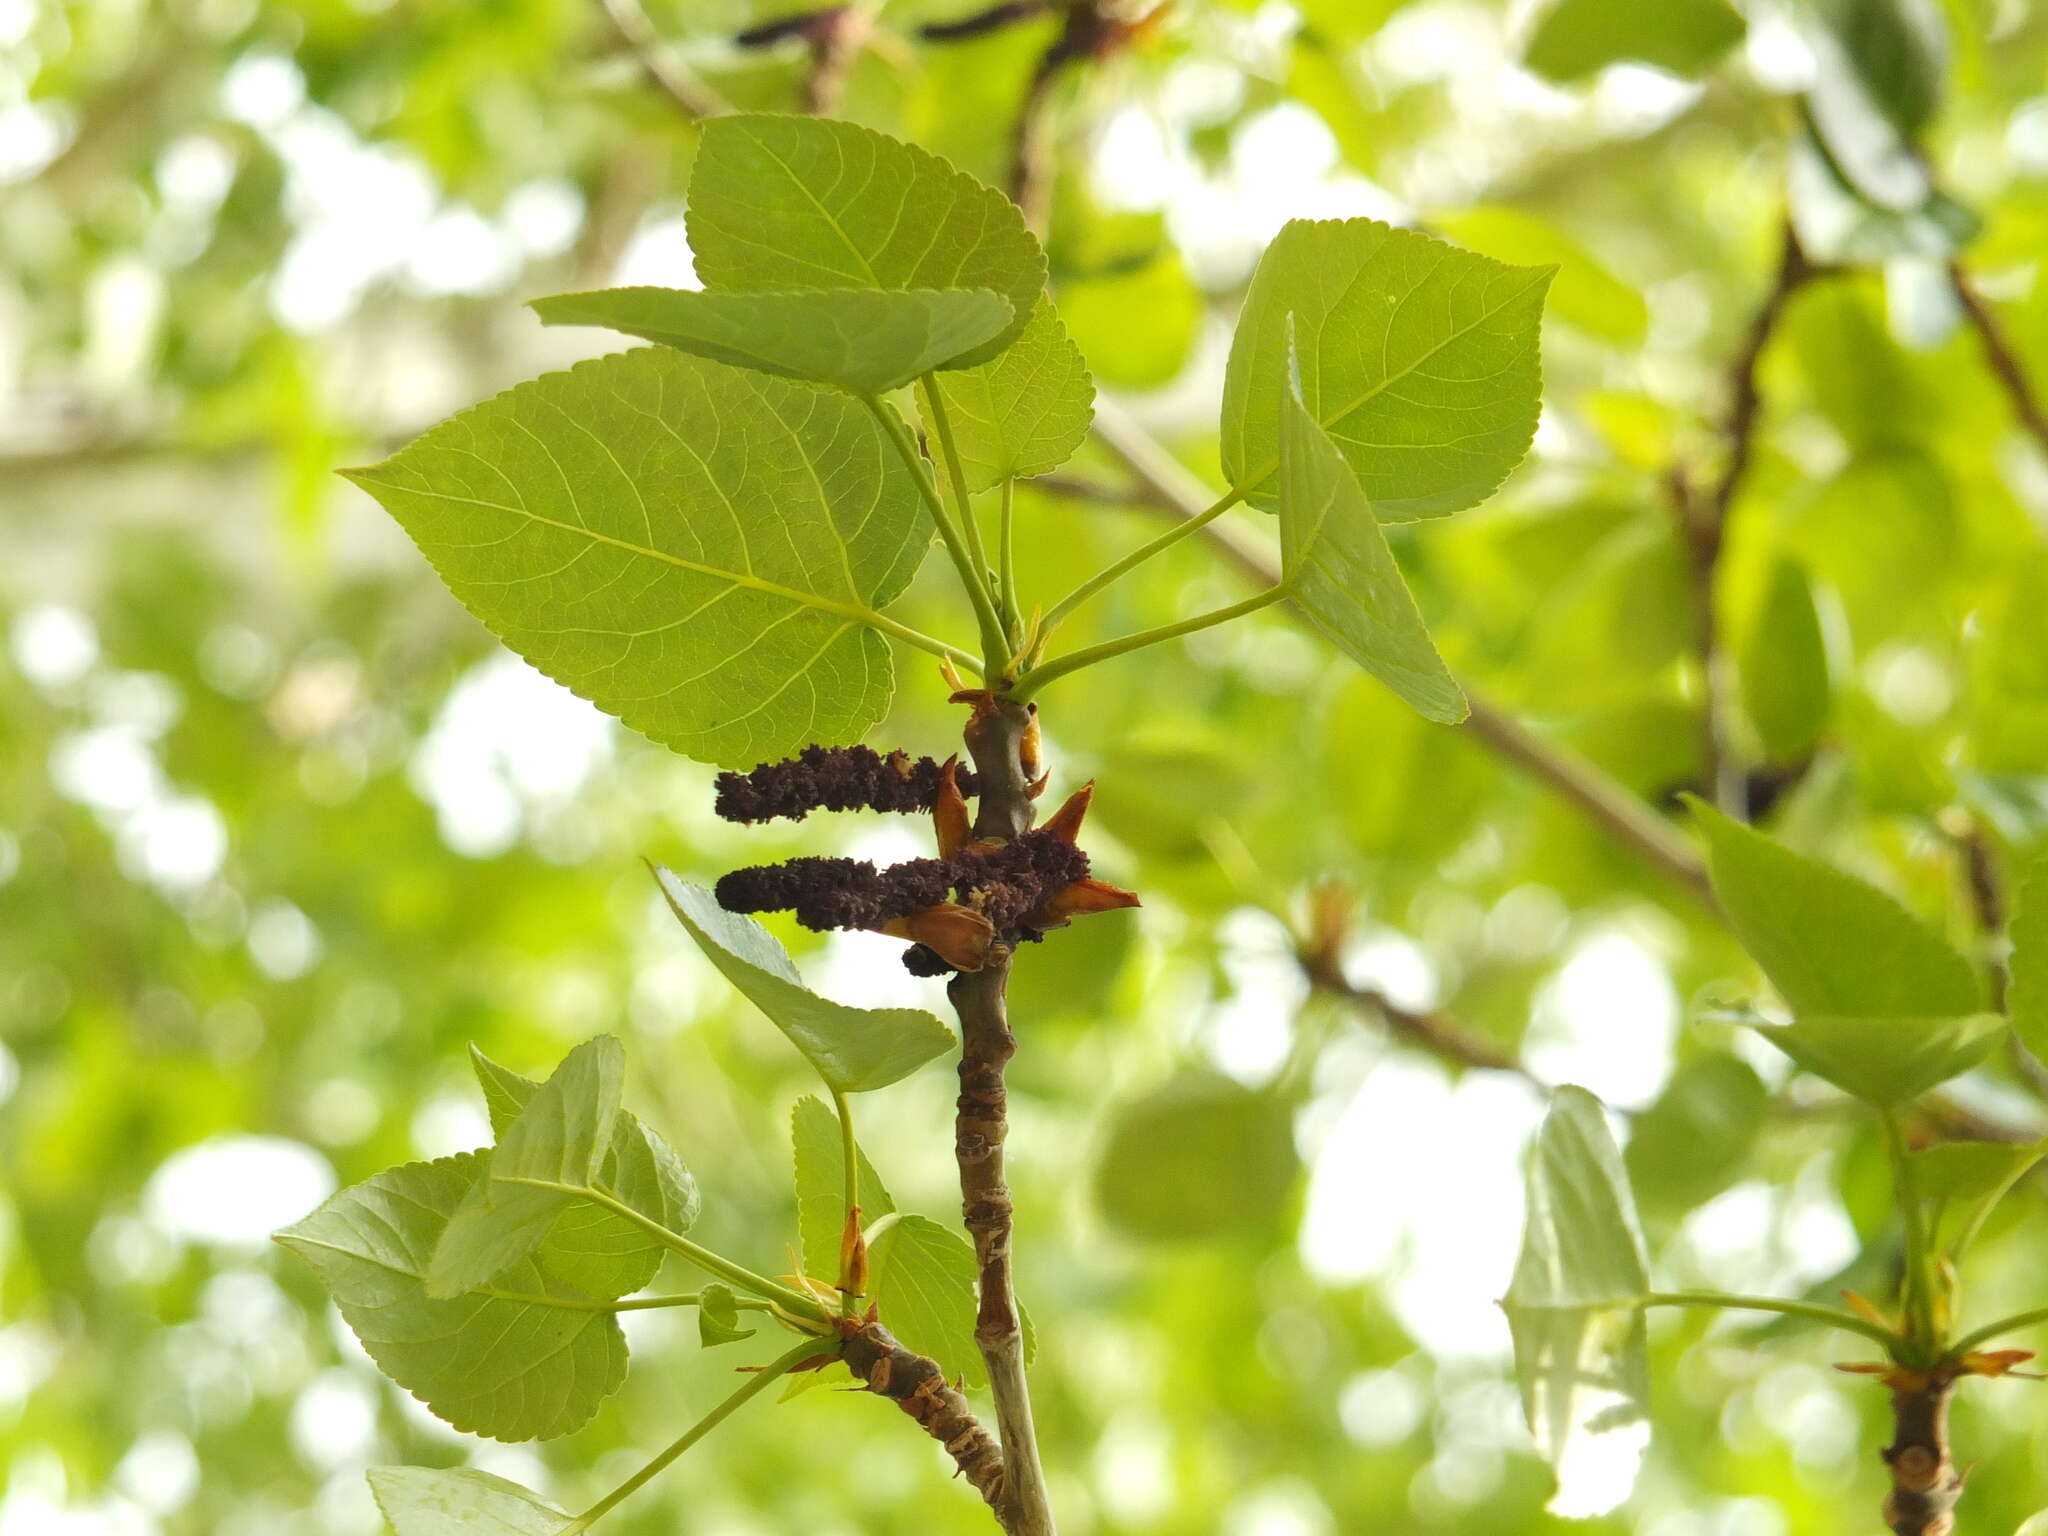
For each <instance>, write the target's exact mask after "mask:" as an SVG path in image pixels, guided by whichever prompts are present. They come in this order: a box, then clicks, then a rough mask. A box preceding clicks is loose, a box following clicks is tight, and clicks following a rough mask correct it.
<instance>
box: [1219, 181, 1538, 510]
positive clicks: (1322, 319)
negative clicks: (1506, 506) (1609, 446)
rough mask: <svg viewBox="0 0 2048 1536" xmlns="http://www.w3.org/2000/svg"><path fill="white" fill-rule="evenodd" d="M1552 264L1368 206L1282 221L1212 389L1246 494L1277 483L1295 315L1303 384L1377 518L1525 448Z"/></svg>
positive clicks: (1484, 473) (1465, 495)
mask: <svg viewBox="0 0 2048 1536" xmlns="http://www.w3.org/2000/svg"><path fill="white" fill-rule="evenodd" d="M1552 271H1553V269H1551V268H1548V267H1542V268H1531V267H1510V266H1505V265H1503V264H1502V263H1500V262H1497V261H1489V260H1488V259H1487V258H1485V257H1484V256H1475V255H1473V254H1472V253H1471V252H1469V251H1461V250H1459V249H1458V248H1457V247H1455V246H1450V245H1445V244H1444V243H1443V242H1442V241H1439V240H1432V239H1430V238H1428V237H1427V236H1426V235H1418V234H1416V233H1415V232H1414V231H1412V230H1405V229H1392V228H1390V227H1388V226H1387V225H1385V224H1379V223H1375V222H1374V221H1372V220H1370V219H1345V220H1338V221H1329V222H1321V223H1312V222H1308V221H1305V220H1300V219H1297V220H1294V221H1293V222H1292V223H1290V224H1288V225H1287V226H1286V227H1285V228H1284V229H1282V230H1281V231H1280V233H1279V235H1278V236H1277V237H1276V238H1275V239H1274V241H1273V243H1272V244H1271V245H1270V246H1268V247H1267V248H1266V254H1265V255H1264V256H1263V257H1262V258H1260V261H1259V269H1258V272H1257V273H1256V274H1255V275H1254V276H1253V278H1252V285H1251V291H1250V293H1249V294H1248V295H1247V297H1246V299H1245V305H1244V311H1243V314H1242V315H1241V316H1240V317H1239V319H1238V324H1237V336H1236V339H1235V341H1233V343H1232V344H1231V349H1230V365H1229V369H1228V371H1227V373H1226V375H1225V379H1224V389H1223V470H1224V473H1225V474H1226V475H1227V476H1229V479H1230V483H1231V484H1232V485H1233V486H1237V487H1241V488H1242V489H1243V490H1244V491H1245V492H1246V495H1247V499H1248V500H1249V501H1250V502H1251V504H1252V505H1254V506H1257V507H1262V508H1265V509H1266V510H1268V511H1271V510H1273V509H1274V508H1275V507H1276V505H1277V504H1278V501H1279V495H1280V489H1279V485H1278V483H1277V481H1276V479H1275V474H1276V471H1277V470H1278V468H1279V462H1280V445H1279V431H1280V420H1281V413H1280V406H1281V402H1282V400H1283V399H1284V397H1285V395H1286V393H1287V376H1288V373H1287V371H1288V317H1289V316H1290V315H1291V316H1293V317H1294V323H1295V344H1296V347H1297V350H1298V355H1299V358H1300V368H1301V388H1302V397H1303V399H1305V400H1306V401H1307V402H1308V407H1309V411H1310V414H1311V415H1312V416H1313V417H1314V418H1315V421H1316V423H1317V424H1318V425H1319V426H1321V427H1323V428H1324V429H1325V430H1326V431H1327V432H1329V434H1330V436H1331V437H1333V438H1334V439H1336V442H1337V446H1338V447H1339V448H1340V449H1342V450H1343V453H1344V457H1345V458H1346V459H1347V460H1348V461H1349V462H1350V464H1351V467H1352V469H1353V470H1355V471H1356V472H1357V474H1358V480H1359V484H1360V485H1361V486H1363V487H1364V489H1365V494H1366V496H1367V498H1368V499H1369V500H1370V501H1371V503H1372V505H1373V509H1374V511H1375V512H1376V513H1377V514H1378V515H1379V519H1380V521H1381V522H1382V523H1399V522H1411V521H1413V520H1414V519H1416V518H1422V517H1442V516H1444V515H1446V514H1447V513H1451V512H1457V511H1460V510H1462V509H1463V508H1466V507H1469V506H1472V505H1474V504H1475V503H1477V502H1479V501H1482V500H1484V499H1485V498H1486V497H1487V496H1488V495H1490V494H1491V493H1492V492H1493V490H1494V488H1495V487H1497V486H1498V485H1499V484H1500V483H1501V481H1502V480H1504V479H1506V478H1507V474H1508V471H1509V470H1511V469H1513V468H1514V467H1515V465H1516V464H1517V463H1519V462H1520V461H1521V458H1522V455H1523V454H1524V453H1525V452H1527V451H1528V447H1529V441H1530V438H1531V437H1532V436H1533V435H1534V434H1535V431H1536V413H1537V406H1538V403H1539V401H1540V398H1541V395H1542V385H1541V367H1540V362H1539V358H1538V355H1537V339H1538V332H1539V330H1540V327H1541V323H1542V314H1543V295H1544V291H1545V290H1546V289H1547V288H1548V287H1549V285H1550V278H1551V274H1552Z"/></svg>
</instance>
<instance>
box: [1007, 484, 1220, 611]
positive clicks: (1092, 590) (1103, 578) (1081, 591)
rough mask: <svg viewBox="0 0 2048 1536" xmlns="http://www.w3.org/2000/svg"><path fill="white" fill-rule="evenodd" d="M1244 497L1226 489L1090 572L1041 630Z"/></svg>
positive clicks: (1214, 519)
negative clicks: (1163, 529)
mask: <svg viewBox="0 0 2048 1536" xmlns="http://www.w3.org/2000/svg"><path fill="white" fill-rule="evenodd" d="M1243 499H1244V492H1243V491H1241V490H1238V489H1236V488H1234V487H1233V488H1232V489H1230V490H1228V491H1225V492H1224V493H1223V494H1222V495H1221V496H1219V497H1217V498H1216V500H1214V501H1212V502H1211V503H1209V505H1208V506H1207V507H1205V508H1203V509H1202V510H1201V511H1200V512H1197V513H1196V514H1195V515H1194V516H1193V517H1190V518H1189V519H1188V520H1187V521H1186V522H1183V523H1176V524H1175V525H1174V526H1173V527H1171V528H1169V529H1167V530H1166V532H1164V533H1162V534H1160V535H1159V536H1158V537H1156V538H1153V539H1148V540H1147V541H1146V542H1145V543H1143V544H1140V545H1139V546H1138V547H1137V548H1136V549H1134V550H1132V551H1131V552H1130V553H1129V554H1128V555H1125V556H1124V557H1123V558H1122V559H1121V560H1118V561H1115V562H1114V563H1112V564H1110V565H1107V566H1105V567H1103V569H1101V570H1099V571H1097V572H1096V573H1095V574H1094V575H1093V576H1090V577H1089V578H1088V579H1087V580H1086V581H1084V582H1082V583H1081V585H1079V586H1078V587H1076V588H1074V590H1073V591H1071V592H1069V593H1068V594H1067V595H1066V596H1065V597H1063V598H1061V599H1060V600H1059V601H1058V602H1056V603H1054V604H1053V605H1052V608H1051V610H1050V611H1049V612H1048V613H1047V614H1046V616H1045V624H1044V628H1043V631H1042V632H1043V633H1046V634H1050V633H1052V628H1053V626H1054V625H1055V624H1057V623H1059V622H1060V620H1062V619H1064V618H1065V617H1066V616H1067V615H1068V614H1070V613H1072V612H1073V611H1074V610H1075V609H1076V608H1078V607H1080V606H1081V605H1082V604H1083V603H1085V602H1087V601H1088V599H1089V598H1091V597H1093V596H1094V595H1095V594H1096V593H1098V592H1100V591H1101V590H1102V589H1103V588H1104V587H1106V586H1108V585H1109V584H1110V583H1111V582H1113V581H1116V580H1119V579H1120V578H1121V577H1123V576H1124V575H1125V574H1126V573H1127V572H1130V571H1134V570H1136V569H1137V568H1138V567H1139V566H1141V565H1143V564H1144V563H1145V562H1146V561H1147V560H1150V559H1151V558H1152V557H1153V556H1154V555H1157V554H1160V553H1163V552H1164V551H1166V550H1169V549H1171V548H1173V546H1174V545H1176V544H1178V543H1179V542H1180V541H1181V540H1182V539H1185V538H1187V537H1188V536H1189V535H1191V534H1196V533H1200V532H1201V531H1202V530H1203V529H1204V528H1206V527H1208V526H1209V524H1211V523H1213V522H1215V521H1216V519H1217V518H1219V517H1221V516H1222V515H1223V514H1224V513H1226V512H1228V511H1229V510H1230V509H1231V508H1232V507H1234V506H1236V505H1237V504H1238V503H1239V502H1240V501H1242V500H1243Z"/></svg>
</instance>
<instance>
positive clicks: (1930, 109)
mask: <svg viewBox="0 0 2048 1536" xmlns="http://www.w3.org/2000/svg"><path fill="white" fill-rule="evenodd" d="M1804 15H1805V16H1806V17H1808V18H1809V19H1810V20H1811V22H1812V23H1813V25H1811V26H1809V27H1808V29H1807V32H1808V36H1809V38H1810V39H1811V40H1812V41H1813V43H1814V51H1815V53H1816V54H1817V55H1818V64H1819V78H1818V79H1817V81H1816V83H1815V90H1814V94H1815V97H1816V98H1817V100H1816V106H1817V107H1818V106H1819V104H1820V101H1822V100H1826V99H1827V98H1828V97H1829V96H1830V95H1831V94H1832V93H1834V92H1837V91H1850V90H1853V91H1854V93H1855V94H1856V95H1857V96H1859V97H1860V98H1861V101H1860V103H1859V106H1861V107H1862V108H1863V109H1865V110H1870V111H1874V112H1876V113H1877V114H1878V115H1879V116H1880V117H1882V118H1883V119H1884V121H1885V122H1886V123H1887V124H1888V125H1889V126H1890V127H1891V129H1892V131H1893V132H1895V133H1897V134H1898V135H1899V136H1900V137H1901V138H1902V139H1906V140H1911V139H1913V138H1914V137H1915V136H1916V135H1918V134H1919V132H1920V131H1921V130H1922V129H1923V128H1925V127H1926V126H1927V125H1928V124H1929V123H1930V122H1932V121H1933V120H1934V115H1935V113H1936V112H1937V111H1939V110H1940V107H1941V95H1942V88H1943V84H1944V80H1945V77H1946V75H1947V73H1948V56H1949V41H1948V31H1947V27H1946V25H1945V24H1944V22H1943V19H1942V13H1941V7H1940V6H1939V5H1938V4H1933V3H1930V0H1812V3H1811V4H1810V5H1809V6H1807V7H1806V9H1805V11H1804ZM1830 105H1832V103H1831V104H1830Z"/></svg>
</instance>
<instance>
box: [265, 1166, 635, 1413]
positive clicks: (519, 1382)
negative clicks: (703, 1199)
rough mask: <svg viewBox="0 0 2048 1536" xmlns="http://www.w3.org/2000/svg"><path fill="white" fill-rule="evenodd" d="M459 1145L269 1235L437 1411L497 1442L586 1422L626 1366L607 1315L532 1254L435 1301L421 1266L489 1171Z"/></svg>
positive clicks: (383, 1363)
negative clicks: (315, 1276) (456, 1151)
mask: <svg viewBox="0 0 2048 1536" xmlns="http://www.w3.org/2000/svg"><path fill="white" fill-rule="evenodd" d="M489 1166H490V1159H489V1155H488V1154H485V1153H479V1152H465V1153H462V1154H461V1155H459V1156H456V1157H444V1158H439V1159H436V1160H435V1161H434V1162H431V1163H407V1164H405V1165H404V1166H403V1167H399V1168H391V1169H387V1170H386V1171H384V1172H383V1173H380V1174H378V1175H377V1176H376V1177H374V1178H371V1179H368V1180H365V1181H364V1182H363V1183H361V1184H356V1185H352V1186H351V1187H349V1188H347V1189H344V1190H343V1191H341V1193H339V1194H337V1195H336V1196H334V1198H333V1199H331V1200H329V1201H328V1202H327V1203H326V1204H325V1205H323V1206H321V1207H320V1209H319V1210H317V1211H315V1212H313V1214H312V1215H310V1216H308V1217H307V1218H306V1219H305V1220H304V1221H302V1222H300V1223H298V1225H296V1226H293V1227H288V1228H286V1229H285V1230H284V1231H282V1232H280V1233H278V1235H277V1241H278V1242H279V1243H280V1244H282V1245H283V1246H284V1247H286V1248H289V1249H290V1250H291V1251H292V1252H293V1253H296V1254H297V1255H298V1256H299V1257H300V1258H302V1259H304V1260H305V1261H306V1262H307V1263H309V1264H311V1265H312V1266H313V1268H314V1269H315V1270H317V1271H318V1272H319V1275H320V1278H321V1280H322V1281H323V1282H325V1284H326V1286H327V1289H328V1291H329V1292H330V1293H331V1294H332V1295H333V1297H334V1302H335V1305H336V1306H337V1307H339V1308H340V1310H341V1315H342V1317H343V1319H344V1320H345V1321H346V1322H347V1323H348V1325H349V1327H350V1328H351V1329H353V1330H354V1331H355V1335H356V1337H357V1338H359V1339H361V1340H362V1342H363V1348H364V1349H366V1350H367V1351H369V1355H370V1358H371V1359H372V1360H374V1361H376V1362H377V1368H378V1369H379V1370H381V1371H382V1372H383V1373H384V1374H385V1375H386V1376H389V1377H390V1378H391V1379H392V1380H393V1381H395V1382H397V1383H398V1385H399V1386H401V1387H403V1388H405V1390H406V1391H408V1392H410V1393H411V1394H412V1395H413V1396H414V1397H417V1398H418V1399H419V1400H420V1401H421V1402H423V1403H425V1404H426V1405H427V1406H428V1407H429V1408H431V1409H432V1410H433V1411H434V1412H435V1413H436V1414H438V1415H439V1416H440V1417H441V1418H443V1419H446V1420H447V1421H448V1422H449V1423H450V1424H453V1425H454V1426H455V1427H456V1428H457V1429H460V1430H463V1431H466V1432H467V1433H470V1434H477V1435H489V1436H491V1437H492V1438H493V1439H497V1440H533V1439H551V1438H553V1437H555V1436H558V1435H566V1434H568V1433H570V1432H571V1431H572V1430H575V1429H579V1428H581V1427H582V1426H583V1425H584V1424H585V1423H587V1422H588V1421H589V1419H590V1416H591V1415H592V1414H593V1413H595V1412H596V1411H597V1405H598V1404H599V1403H600V1402H602V1401H603V1400H604V1399H605V1398H606V1397H608V1396H610V1395H611V1394H612V1393H613V1392H615V1391H617V1390H618V1387H619V1384H620V1382H622V1381H623V1380H624V1379H625V1375H626V1341H625V1337H624V1335H622V1334H621V1333H620V1332H619V1325H618V1322H617V1320H616V1319H615V1318H614V1317H613V1316H612V1314H611V1312H610V1311H608V1310H604V1309H602V1308H599V1307H597V1306H595V1305H594V1304H593V1298H591V1297H589V1296H588V1295H586V1294H585V1293H584V1292H582V1291H580V1290H578V1289H576V1288H575V1287H572V1286H569V1285H565V1284H564V1283H562V1282H561V1281H560V1280H559V1279H558V1278H556V1277H555V1276H554V1275H552V1274H550V1273H549V1272H548V1271H547V1270H546V1269H545V1268H543V1267H542V1265H541V1264H540V1263H539V1262H537V1261H536V1260H535V1259H533V1258H527V1259H524V1260H522V1261H520V1262H519V1263H516V1264H514V1265H512V1266H511V1267H510V1268H509V1269H506V1270H504V1271H502V1272H501V1273H498V1274H496V1275H493V1276H491V1277H490V1283H489V1285H488V1286H486V1287H482V1288H479V1289H476V1290H472V1291H469V1292H468V1293H466V1294H464V1295H460V1296H454V1297H449V1298H445V1299H442V1298H436V1297H434V1296H432V1295H430V1294H429V1293H428V1291H427V1288H426V1276H427V1266H428V1264H429V1262H430V1260H431V1257H432V1255H433V1253H434V1249H435V1246H436V1244H437V1243H438V1242H439V1241H440V1238H441V1234H442V1232H443V1231H444V1230H445V1228H446V1226H447V1224H448V1219H449V1217H450V1216H451V1215H452V1214H453V1213H454V1212H455V1211H456V1210H457V1209H458V1208H459V1207H460V1206H461V1205H462V1203H463V1201H464V1200H465V1199H466V1198H467V1197H468V1196H469V1194H470V1191H471V1190H472V1189H473V1188H474V1187H475V1186H477V1185H478V1184H480V1183H482V1182H483V1181H484V1180H485V1178H486V1177H487V1175H488V1170H489Z"/></svg>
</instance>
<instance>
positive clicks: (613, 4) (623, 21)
mask: <svg viewBox="0 0 2048 1536" xmlns="http://www.w3.org/2000/svg"><path fill="white" fill-rule="evenodd" d="M599 4H601V5H602V6H603V7H604V14H605V16H606V18H607V19H608V20H609V21H610V22H611V24H612V30H613V31H614V32H616V33H618V35H619V41H620V42H622V43H624V44H625V45H626V51H627V52H628V53H630V54H632V55H633V59H634V62H635V63H637V64H638V65H639V66H640V72H641V73H642V74H644V75H645V76H646V77H647V79H648V83H649V84H651V85H653V86H654V88H655V89H656V90H658V91H660V92H661V93H662V94H663V95H664V96H666V97H668V99H669V100H670V101H671V102H673V103H674V104H675V106H676V108H677V109H678V110H679V111H681V112H682V114H683V115H684V116H685V117H687V118H690V119H691V120H692V121H696V120H698V119H701V118H706V117H716V116H718V115H719V114H720V113H722V112H727V111H730V110H731V108H729V107H728V106H727V105H726V103H725V101H724V100H723V99H722V98H721V97H720V96H719V95H718V93H717V92H716V91H714V90H712V89H711V88H710V87H709V86H707V85H705V84H704V83H703V82H702V81H701V80H699V79H698V78H697V77H696V76H695V75H693V74H691V73H690V71H689V69H688V68H687V67H686V66H685V65H684V64H683V62H682V60H681V59H679V58H677V57H676V55H675V52H674V50H672V49H671V48H670V47H669V46H668V44H666V43H664V42H663V41H662V40H661V34H660V33H659V32H657V31H655V29H654V22H653V21H652V20H651V19H650V18H649V17H648V15H647V12H645V11H644V10H642V9H641V8H640V3H639V0H599Z"/></svg>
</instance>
